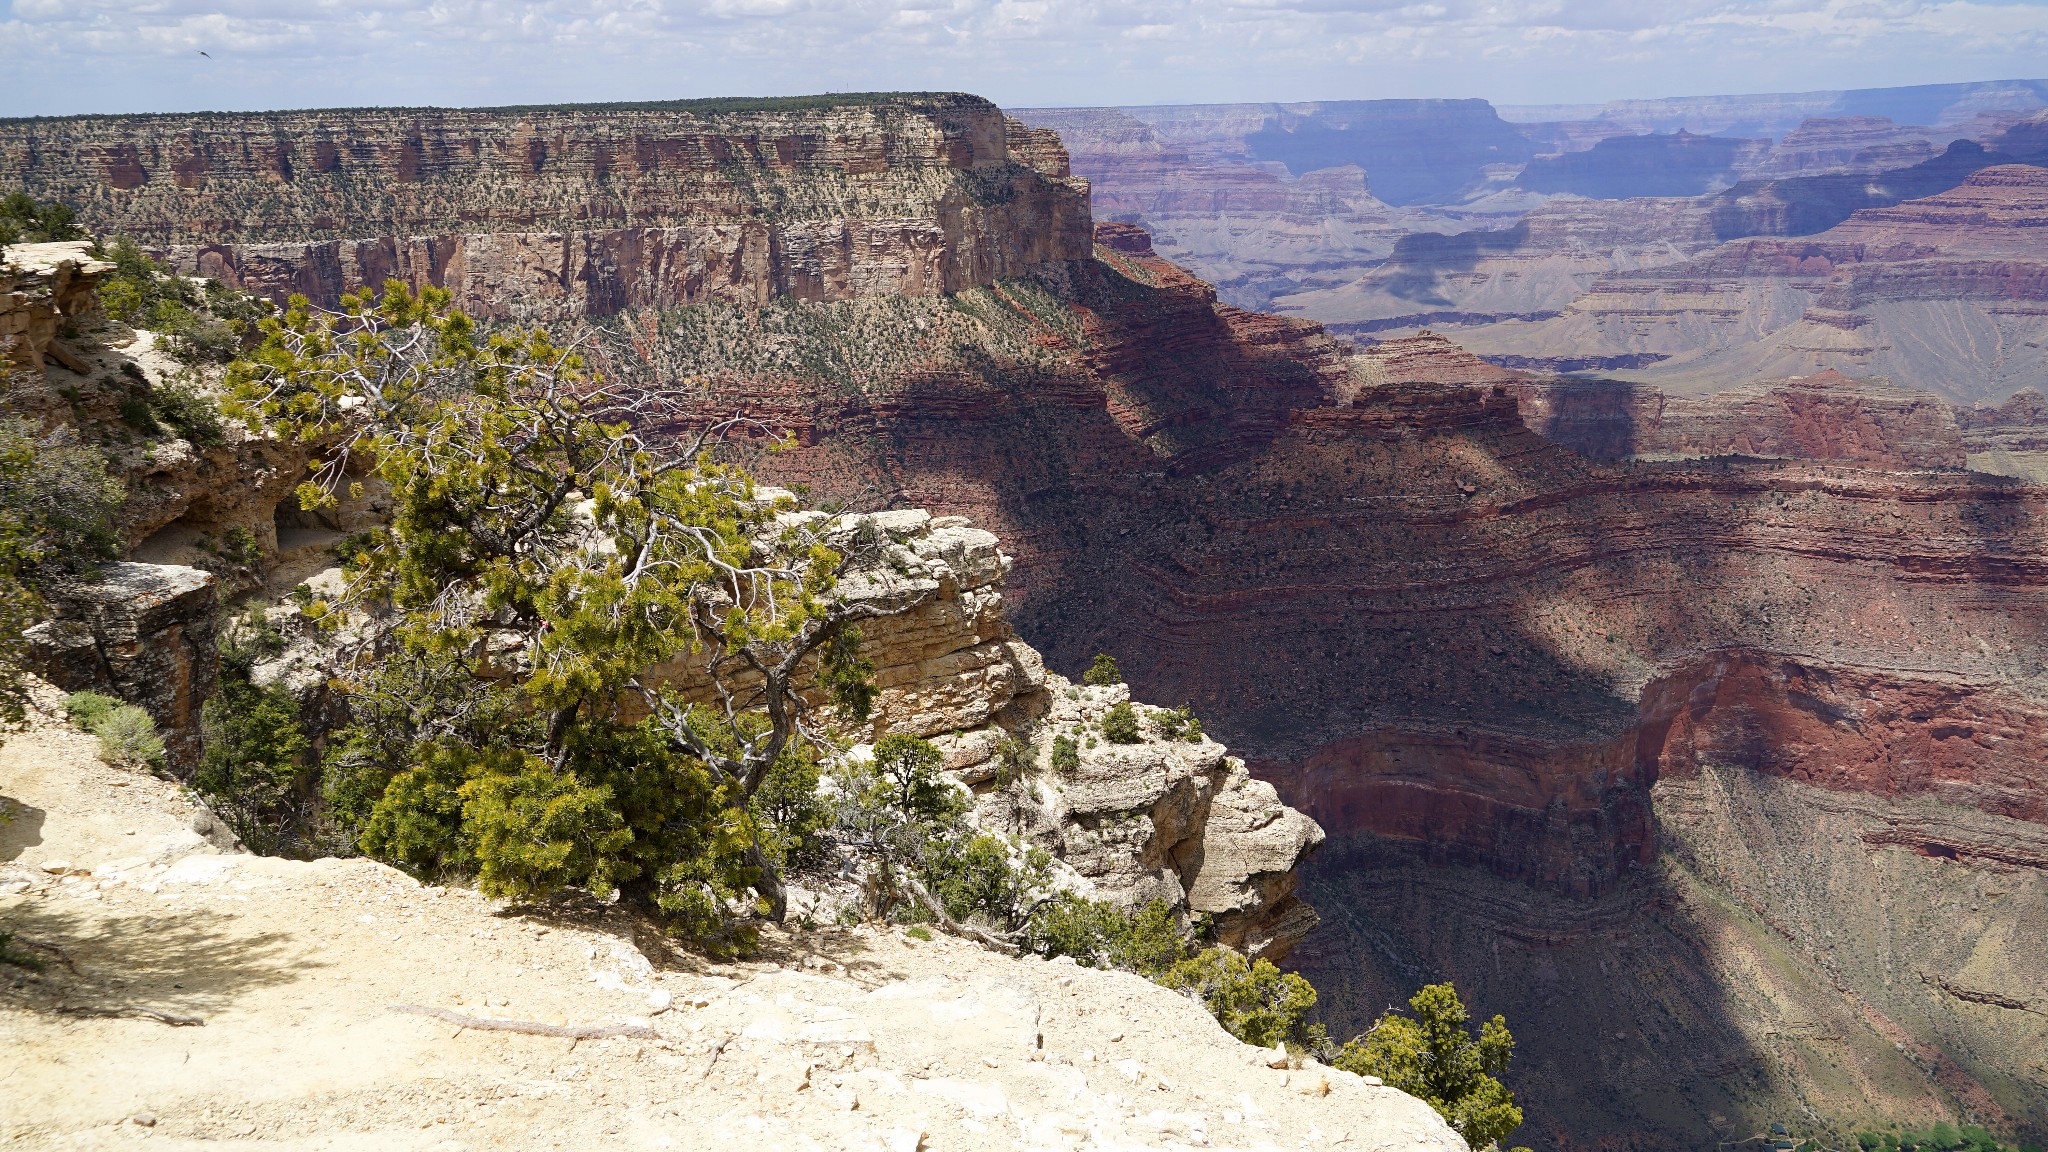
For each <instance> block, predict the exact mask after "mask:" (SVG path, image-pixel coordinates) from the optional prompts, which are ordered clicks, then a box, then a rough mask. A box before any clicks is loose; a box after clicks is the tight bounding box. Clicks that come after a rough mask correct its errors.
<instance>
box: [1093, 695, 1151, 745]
mask: <svg viewBox="0 0 2048 1152" xmlns="http://www.w3.org/2000/svg"><path fill="white" fill-rule="evenodd" d="M1102 735H1103V738H1104V739H1106V740H1108V741H1109V742H1110V743H1111V744H1136V743H1139V742H1140V741H1142V740H1144V738H1145V737H1144V736H1143V735H1142V734H1140V733H1139V731H1138V713H1137V710H1136V709H1134V708H1132V707H1131V704H1130V701H1128V700H1126V701H1125V702H1123V703H1122V704H1118V705H1117V706H1115V707H1114V708H1111V709H1110V710H1109V711H1107V712H1105V713H1103V715H1102Z"/></svg>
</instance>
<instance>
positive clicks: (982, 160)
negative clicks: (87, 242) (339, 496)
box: [0, 96, 1089, 317]
mask: <svg viewBox="0 0 2048 1152" xmlns="http://www.w3.org/2000/svg"><path fill="white" fill-rule="evenodd" d="M1012 141H1014V142H1015V143H1016V145H1017V147H1018V150H1019V151H1018V155H1015V156H1013V155H1012V153H1011V143H1012ZM0 181H5V182H6V183H8V184H9V185H11V186H20V187H23V188H25V189H27V190H28V191H29V192H31V193H33V194H35V195H38V196H43V197H49V198H56V199H61V200H64V201H65V202H67V203H70V204H73V205H75V206H76V207H77V208H78V210H79V213H80V217H81V220H82V221H83V222H84V223H86V224H87V225H88V226H90V227H92V228H94V229H95V230H98V231H101V232H104V233H106V234H110V235H111V234H127V235H130V236H134V237H135V238H136V239H138V240H139V241H141V242H143V243H144V244H146V245H149V246H151V247H153V248H156V249H159V250H162V251H165V252H167V253H169V254H170V255H171V257H172V259H173V261H174V262H175V263H176V264H177V265H178V266H180V267H181V268H182V269H183V270H185V271H187V272H190V273H194V274H197V275H203V276H213V277H218V278H220V279H221V280H224V281H226V282H227V283H229V284H231V285H234V286H236V287H242V288H246V289H248V290H250V291H253V292H257V293H259V294H262V295H266V296H270V297H273V298H275V299H280V300H281V299H282V298H283V297H284V296H285V295H287V294H289V293H292V292H300V293H304V294H305V295H307V296H308V297H310V298H312V299H313V300H315V301H317V302H321V303H332V302H333V301H334V300H335V298H336V297H338V296H339V295H340V294H341V293H342V292H344V291H348V290H351V289H354V288H356V287H358V286H361V285H363V284H377V283H381V282H382V281H383V280H384V279H385V278H387V277H396V278H398V279H401V280H406V281H408V282H410V283H412V284H414V285H420V284H427V283H433V284H439V285H442V286H445V287H447V288H449V289H450V290H452V291H454V292H455V294H456V296H457V299H458V300H459V301H460V302H461V303H462V305H463V306H464V307H466V308H469V309H471V310H472V311H474V312H476V313H477V314H479V315H485V316H513V315H518V316H539V317H576V316H592V315H606V314H609V313H612V312H615V311H617V310H618V309H620V308H623V307H628V306H638V305H674V304H685V303H696V302H700V301H704V300H735V301H742V302H745V303H748V304H763V303H766V302H767V301H768V300H770V299H773V298H775V297H778V296H791V297H795V298H797V299H802V300H840V299H847V298H851V297H859V296H869V295H877V294H891V295H893V294H910V295H917V294H928V293H939V292H953V291H958V290H959V289H961V288H965V287H970V286H974V285H981V284H987V283H989V282H990V281H992V280H994V279H996V278H998V277H1002V276H1013V275H1017V274H1018V273H1020V272H1022V271H1024V270H1025V269H1027V268H1029V267H1031V266H1033V265H1035V264H1038V263H1041V262H1043V261H1046V260H1059V259H1073V258H1076V257H1080V256H1085V255H1086V253H1087V247H1088V226H1089V222H1088V196H1087V184H1086V183H1085V181H1080V180H1076V179H1073V178H1071V177H1069V176H1068V175H1067V174H1066V171H1065V163H1064V155H1063V154H1062V153H1061V151H1060V149H1059V147H1058V142H1057V140H1052V139H1048V138H1046V137H1045V136H1043V135H1033V134H1030V133H1028V132H1025V131H1023V130H1022V129H1021V126H1020V127H1019V128H1017V129H1011V128H1009V127H1007V125H1006V122H1005V120H1004V118H1003V116H1002V113H1001V112H1000V111H998V110H997V109H996V108H995V107H994V106H993V105H991V104H989V103H987V102H986V101H983V100H980V99H978V98H974V97H965V96H932V97H900V98H882V99H878V100H874V101H871V102H862V101H860V100H857V99H851V100H849V102H848V103H847V104H846V105H844V106H840V107H835V108H830V109H825V110H817V109H806V110H781V109H778V108H777V107H775V105H774V102H767V104H766V105H765V106H764V107H762V108H759V109H755V110H747V109H740V110H730V109H728V108H722V107H720V106H719V102H709V103H708V104H706V105H699V106H695V107H692V106H690V105H680V106H674V107H664V106H659V105H656V106H623V107H610V106H606V107H596V108H590V109H532V110H474V111H451V110H431V109H429V110H413V111H396V110H393V111H356V112H350V111H338V112H292V113H270V114H252V115H247V116H234V117H210V116H126V117H121V116H116V117H77V118H69V119H54V120H16V121H10V122H8V123H6V124H4V125H0Z"/></svg>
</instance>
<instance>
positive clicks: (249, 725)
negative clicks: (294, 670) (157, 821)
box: [192, 609, 346, 858]
mask: <svg viewBox="0 0 2048 1152" xmlns="http://www.w3.org/2000/svg"><path fill="white" fill-rule="evenodd" d="M283 646H284V640H283V637H281V636H279V635H278V633H277V631H276V630H275V629H274V628H273V627H272V626H271V624H270V622H269V620H268V618H267V617H266V616H265V615H264V614H263V612H262V610H261V609H255V610H252V611H251V612H250V613H249V615H248V616H246V617H245V618H244V619H243V620H242V621H240V622H239V623H238V625H237V626H236V627H235V628H233V629H231V630H230V631H229V634H228V638H227V642H226V643H225V644H223V645H222V650H221V660H220V679H219V684H218V686H217V687H216V688H215V690H214V694H213V695H212V696H210V697H208V698H207V700H206V703H205V705H204V706H203V707H202V708H201V711H200V731H201V734H202V736H203V745H204V748H205V751H204V753H203V754H202V756H201V759H200V763H199V769H198V771H197V772H195V773H194V774H193V777H192V786H193V787H194V788H195V789H197V790H198V791H199V793H200V794H201V795H203V796H205V797H206V798H207V802H208V803H209V805H210V806H211V807H212V808H213V810H214V812H215V813H216V814H218V815H219V816H220V817H221V819H222V820H224V821H226V823H227V825H228V827H230V828H232V829H234V831H235V834H236V835H237V836H239V837H240V838H241V840H242V843H244V844H246V845H248V846H249V847H250V848H251V849H252V850H254V851H257V852H260V853H262V854H264V855H266V856H296V857H300V858H311V857H313V856H317V855H325V854H329V853H331V852H333V851H335V850H336V849H345V848H346V845H345V844H337V843H335V842H334V837H333V835H332V833H331V832H328V831H327V830H326V827H325V824H326V821H325V819H324V817H323V815H322V814H321V811H320V807H321V806H320V790H319V780H318V762H317V761H316V760H315V759H314V757H313V755H312V753H313V742H312V740H311V738H310V737H309V736H308V735H307V733H306V729H305V725H304V724H303V723H302V722H301V720H300V716H299V704H298V701H297V700H296V699H295V698H294V697H293V696H292V694H291V693H290V692H289V691H287V690H285V689H284V688H283V687H281V686H279V685H276V684H271V685H259V684H257V683H255V682H254V680H253V679H252V673H253V671H254V667H255V665H256V664H258V663H260V662H262V661H264V660H266V659H269V658H271V657H274V656H276V655H277V654H278V653H279V652H280V651H282V649H283Z"/></svg>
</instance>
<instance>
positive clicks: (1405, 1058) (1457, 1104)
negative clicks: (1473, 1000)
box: [1331, 984, 1522, 1148]
mask: <svg viewBox="0 0 2048 1152" xmlns="http://www.w3.org/2000/svg"><path fill="white" fill-rule="evenodd" d="M1408 1006H1409V1008H1410V1009H1412V1010H1413V1011H1414V1015H1413V1016H1412V1017H1410V1016H1403V1015H1400V1014H1398V1013H1388V1014H1387V1015H1385V1016H1382V1017H1380V1019H1379V1021H1378V1022H1377V1023H1375V1024H1374V1025H1373V1026H1372V1030H1371V1031H1369V1032H1367V1033H1366V1034H1365V1035H1364V1036H1361V1037H1359V1038H1357V1039H1355V1040H1352V1041H1351V1042H1350V1043H1348V1044H1346V1045H1344V1048H1343V1051H1341V1052H1339V1053H1338V1054H1337V1056H1336V1058H1335V1059H1334V1060H1332V1061H1331V1063H1332V1064H1333V1065H1334V1066H1335V1067H1338V1068H1341V1069H1343V1070H1344V1071H1346V1072H1356V1073H1358V1074H1359V1075H1361V1076H1378V1077H1379V1078H1380V1079H1382V1080H1384V1081H1386V1082H1387V1084H1388V1086H1390V1087H1393V1088H1399V1089H1400V1090H1401V1091H1403V1092H1406V1093H1408V1094H1409V1095H1411V1096H1415V1097H1417V1098H1419V1099H1421V1100H1423V1101H1424V1102H1426V1103H1428V1104H1429V1106H1430V1107H1432V1108H1435V1109H1436V1110H1437V1111H1438V1112H1439V1113H1441V1114H1442V1115H1443V1118H1444V1119H1445V1120H1446V1121H1448V1122H1449V1123H1450V1125H1451V1127H1453V1128H1456V1129H1457V1130H1458V1135H1460V1136H1463V1137H1464V1138H1465V1142H1466V1143H1468V1144H1470V1145H1471V1146H1472V1147H1474V1148H1484V1147H1486V1146H1487V1145H1489V1144H1497V1143H1498V1142H1499V1141H1500V1140H1501V1138H1503V1137H1505V1136H1506V1135H1507V1134H1508V1133H1510V1132H1512V1131H1514V1130H1515V1129H1516V1128H1517V1127H1519V1126H1520V1125H1521V1123H1522V1110H1521V1109H1520V1108H1518V1107H1516V1106H1515V1098H1514V1096H1513V1095H1512V1094H1511V1093H1510V1092H1509V1091H1508V1090H1507V1087H1506V1086H1505V1085H1503V1084H1502V1083H1501V1082H1500V1080H1499V1079H1497V1077H1499V1076H1500V1075H1501V1074H1503V1073H1504V1072H1506V1071H1507V1066H1508V1061H1509V1060H1510V1059H1511V1058H1512V1057H1513V1056H1514V1052H1515V1038H1514V1037H1513V1036H1512V1035H1510V1034H1509V1032H1508V1025H1507V1020H1506V1019H1505V1018H1503V1017H1500V1016H1495V1017H1494V1018H1493V1019H1491V1020H1489V1021H1487V1022H1486V1023H1485V1025H1483V1026H1482V1027H1481V1028H1480V1029H1479V1035H1478V1037H1477V1038H1474V1037H1473V1036H1472V1034H1471V1032H1470V1031H1469V1030H1468V1029H1467V1028H1466V1023H1467V1021H1469V1020H1470V1019H1471V1013H1470V1012H1468V1011H1467V1010H1466V1008H1465V1002H1464V1001H1463V1000H1462V999H1460V998H1459V996H1458V990H1457V989H1456V988H1455V987H1453V986H1452V985H1450V984H1431V985H1429V986H1427V987H1425V988H1423V989H1422V990H1421V991H1419V992H1417V993H1416V994H1415V995H1414V996H1412V997H1410V998H1409V1000H1408Z"/></svg>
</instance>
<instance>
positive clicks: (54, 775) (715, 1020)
mask: <svg viewBox="0 0 2048 1152" xmlns="http://www.w3.org/2000/svg"><path fill="white" fill-rule="evenodd" d="M94 747H95V742H94V741H93V740H92V739H91V738H89V737H86V736H83V735H80V734H78V733H76V732H73V731H70V730H69V729H66V728H64V727H62V726H59V725H55V724H53V723H50V722H47V721H46V722H43V723H40V724H39V725H38V726H37V727H36V728H34V729H33V730H32V731H30V732H28V733H25V734H19V735H15V736H13V737H12V738H10V739H9V740H8V742H7V743H6V745H5V747H4V748H0V797H5V798H7V799H8V800H10V801H12V802H13V804H14V806H15V807H16V808H17V813H16V815H15V817H14V819H13V820H12V821H10V822H9V823H7V824H6V826H5V827H0V930H11V931H13V932H15V933H16V934H17V937H16V941H15V944H14V950H15V951H16V952H20V953H27V954H29V955H33V956H37V957H39V958H41V959H43V960H44V961H45V962H46V967H45V970H44V971H43V972H42V973H41V974H39V975H31V974H30V973H28V972H27V971H26V970H25V969H22V968H19V967H0V1146H5V1147H9V1148H81V1149H99V1148H127V1147H154V1148H161V1149H178V1148H196V1147H202V1146H203V1147H216V1146H218V1145H217V1144H216V1143H215V1142H218V1141H229V1142H233V1143H234V1144H235V1145H236V1146H240V1147H265V1148H278V1149H306V1150H312V1149H333V1150H342V1149H380V1150H383V1149H391V1150H411V1149H436V1150H442V1152H455V1150H457V1149H487V1148H521V1149H526V1148H590V1147H605V1148H619V1149H641V1148H648V1149H653V1148H680V1149H696V1148H705V1149H721V1150H741V1149H755V1148H759V1149H813V1148H816V1149H842V1148H844V1149H856V1148H859V1149H869V1148H872V1149H886V1150H891V1152H897V1150H902V1152H909V1150H914V1149H917V1148H926V1149H932V1150H935V1152H937V1150H950V1149H1011V1148H1031V1149H1038V1148H1045V1149H1082V1148H1089V1149H1126V1148H1131V1149H1135V1148H1176V1147H1225V1148H1269V1149H1297V1148H1343V1149H1399V1150H1401V1152H1424V1150H1432V1149H1445V1150H1453V1152H1462V1150H1463V1148H1464V1145H1463V1143H1462V1142H1461V1141H1459V1139H1458V1137H1457V1136H1456V1134H1455V1133H1453V1132H1452V1131H1451V1130H1450V1129H1449V1128H1448V1127H1446V1126H1445V1125H1444V1123H1443V1122H1442V1120H1441V1119H1439V1118H1438V1117H1437V1115H1436V1114H1435V1113H1434V1112H1432V1111H1431V1110H1430V1109H1429V1108H1428V1107H1427V1106H1425V1105H1423V1104H1421V1103H1420V1102H1419V1101H1416V1100H1414V1099H1413V1098H1411V1097H1408V1096H1405V1095H1403V1094H1401V1093H1399V1092H1396V1091H1394V1090H1392V1089H1388V1088H1382V1087H1376V1086H1372V1085H1368V1084H1367V1083H1365V1082H1364V1081H1362V1080H1360V1079H1359V1078H1357V1077H1353V1076H1350V1075H1348V1074H1345V1073H1339V1072H1331V1071H1327V1070H1323V1069H1319V1068H1315V1067H1309V1068H1305V1069H1303V1068H1297V1069H1276V1068H1271V1067H1268V1066H1266V1060H1265V1059H1263V1058H1262V1057H1263V1056H1264V1055H1269V1054H1263V1053H1262V1052H1261V1050H1259V1049H1256V1048H1252V1047H1250V1046H1247V1045H1244V1044H1241V1043H1239V1042H1237V1041H1236V1040H1234V1039H1232V1038H1231V1037H1229V1036H1228V1035H1227V1034H1225V1033H1224V1032H1223V1031H1222V1030H1221V1029H1220V1028H1219V1027H1217V1026H1216V1024H1215V1023H1214V1021H1212V1020H1211V1019H1210V1018H1209V1016H1208V1015H1207V1013H1205V1012H1204V1011H1203V1010H1202V1009H1201V1008H1200V1007H1199V1006H1198V1005H1196V1004H1194V1003H1192V1002H1191V1001H1188V1000H1186V999H1184V998H1182V997H1180V996H1177V995H1175V994H1174V993H1171V992H1169V991H1167V990H1165V989H1162V988H1159V987H1158V986H1156V985H1153V984H1150V983H1148V982H1147V981H1144V980H1142V979H1140V978H1138V977H1136V976H1131V975H1128V974H1123V973H1105V972H1094V971H1090V970H1087V969H1080V968H1076V967H1074V966H1073V965H1071V964H1063V963H1048V962H1044V961H1039V960H1012V959H1007V958H1005V957H1002V956H999V955H997V954H995V953H992V952H989V951H986V950H983V949H980V948H977V947H973V946H970V945H965V944H961V943H957V942H954V941H951V940H947V939H944V938H940V939H938V940H936V941H933V942H930V943H926V942H921V941H917V940H913V939H910V938H908V937H906V936H904V935H903V934H902V933H901V932H900V931H899V930H897V929H894V928H886V927H867V928H858V929H844V930H840V929H835V930H815V931H796V932H790V933H777V934H775V935H774V936H773V937H772V938H771V939H770V940H769V941H768V947H767V949H766V951H765V953H764V955H763V957H762V958H761V959H759V960H757V961H755V962H750V963H738V964H714V963H710V962H707V961H705V960H703V959H701V958H698V957H694V956H690V955H687V954H681V953H674V952H671V951H670V950H668V949H667V948H665V947H663V946H662V945H661V943H660V942H659V940H658V939H656V938H653V937H649V936H647V935H646V934H645V932H644V930H641V931H640V933H639V935H640V936H641V937H642V942H643V943H644V944H645V946H646V948H647V951H646V952H644V953H643V952H642V951H641V950H640V948H638V947H636V946H635V942H634V941H635V936H636V929H635V926H634V924H633V923H632V922H631V921H630V919H629V918H627V917H625V916H623V915H622V914H620V913H618V912H616V911H607V910H605V909H603V908H600V907H595V906H584V907H564V908H559V909H552V910H549V911H548V912H546V913H536V912H531V911H525V912H521V911H514V910H511V909H507V908H504V907H502V906H500V905H497V904H494V903H493V902H491V901H489V900H486V899H484V898H483V897H481V896H479V895H477V894H475V893H472V892H467V891H463V890H459V889H447V890H442V889H437V888H430V887H422V886H420V885H419V884H417V883H415V882H414V881H413V880H411V879H410V878H408V877H406V876H404V875H402V874H400V873H397V872H395V871H392V870H390V869H388V868H384V867H382V866H379V865H376V864H372V863H369V862H367V861H337V860H326V861H318V862H314V863H296V862H290V861H283V860H274V859H265V858H259V857H252V856H246V855H239V854H237V855H222V854H219V853H218V851H217V850H216V849H215V848H214V847H213V846H212V845H210V844H208V843H206V842H205V841H204V840H203V839H202V838H201V837H199V836H198V835H195V834H194V833H193V832H192V831H191V830H190V823H191V820H192V817H193V815H194V812H195V809H194V808H193V807H192V805H191V804H190V803H189V802H187V801H185V800H184V799H182V798H181V797H180V795H179V791H178V789H177V787H176V786H175V785H173V784H171V783H169V782H166V781H162V780H157V779H154V778H152V777H149V776H147V775H143V774H139V773H135V772H129V771H125V770H120V769H115V768H110V767H108V766H106V765H104V764H101V763H99V762H98V760H97V759H95V758H94V756H93V750H94ZM57 864H68V865H69V866H70V869H69V871H68V872H65V873H63V874H58V873H52V872H50V871H48V870H46V866H53V865H57ZM58 950H61V951H58ZM649 956H652V958H653V959H654V961H655V962H654V963H652V964H650V962H649ZM394 1005H421V1006H429V1007H433V1008H440V1009H446V1010H449V1011H453V1012H457V1013H461V1014H463V1015H466V1016H471V1017H479V1018H495V1019H512V1020H520V1021H529V1022H543V1023H556V1024H564V1023H567V1024H578V1025H586V1024H589V1025H617V1024H626V1025H631V1024H639V1025H643V1026H645V1027H647V1028H649V1029H651V1030H652V1031H653V1032H654V1033H656V1034H657V1036H656V1037H652V1038H614V1039H601V1040H584V1041H580V1042H573V1041H571V1040H569V1039H566V1038H560V1037H544V1036H530V1035H521V1034H515V1033H506V1032H491V1031H477V1030H466V1029H461V1028H459V1027H457V1026H456V1025H454V1024H451V1023H447V1022H444V1021H443V1020H440V1019H436V1018H430V1017H423V1016H420V1015H414V1014H407V1013H404V1012H401V1011H395V1010H394V1007H393V1006H394ZM139 1009H147V1010H152V1011H156V1012H160V1013H164V1014H167V1015H170V1016H174V1017H180V1016H189V1017H199V1018H202V1019H203V1020H204V1023H203V1025H198V1026H174V1025H171V1024H167V1023H164V1022H161V1021H160V1020H158V1019H154V1018H150V1017H147V1016H142V1015H129V1016H114V1017H107V1016H93V1015H81V1014H79V1013H91V1012H123V1011H129V1012H133V1011H134V1010H139Z"/></svg>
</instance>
